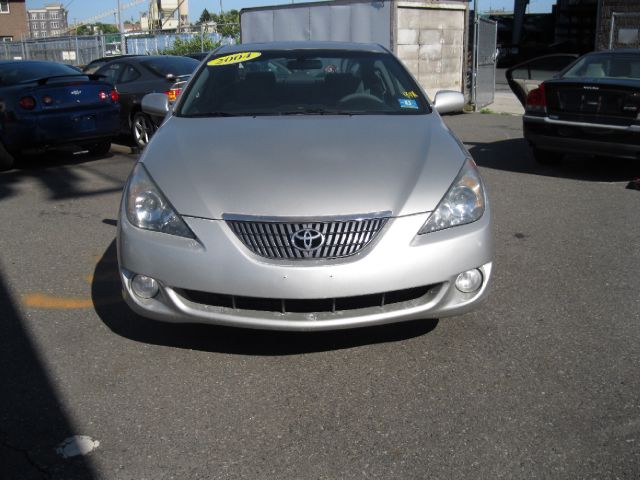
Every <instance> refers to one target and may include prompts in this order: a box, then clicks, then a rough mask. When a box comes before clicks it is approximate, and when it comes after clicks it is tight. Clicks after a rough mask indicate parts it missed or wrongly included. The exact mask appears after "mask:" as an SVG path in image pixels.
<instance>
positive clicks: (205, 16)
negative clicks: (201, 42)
mask: <svg viewBox="0 0 640 480" xmlns="http://www.w3.org/2000/svg"><path fill="white" fill-rule="evenodd" d="M210 21H211V14H210V13H209V10H207V9H206V8H205V9H204V10H202V13H201V14H200V20H198V25H200V24H201V23H207V22H210Z"/></svg>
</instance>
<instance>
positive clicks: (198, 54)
mask: <svg viewBox="0 0 640 480" xmlns="http://www.w3.org/2000/svg"><path fill="white" fill-rule="evenodd" d="M210 53H211V52H195V53H187V54H186V55H185V57H189V58H193V59H194V60H198V61H199V62H201V61H202V60H204V59H205V58H207V57H208V56H209V54H210Z"/></svg>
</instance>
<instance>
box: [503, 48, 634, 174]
mask: <svg viewBox="0 0 640 480" xmlns="http://www.w3.org/2000/svg"><path fill="white" fill-rule="evenodd" d="M567 63H569V65H568V66H566V65H567ZM554 70H555V71H554ZM554 73H555V75H553V74H554ZM506 76H507V80H508V82H509V85H510V86H511V89H512V90H513V92H514V93H515V94H516V96H517V97H518V98H519V99H520V101H521V102H522V103H523V105H524V107H525V114H524V116H523V129H524V137H525V138H526V139H527V141H528V142H529V144H530V145H531V147H532V148H533V154H534V157H535V159H536V160H537V161H538V162H540V163H554V162H557V161H558V160H560V159H561V158H562V157H563V156H564V154H566V153H576V154H583V155H602V156H608V157H620V158H632V159H636V158H639V157H640V50H613V51H602V52H592V53H588V54H586V55H583V56H582V57H580V58H578V59H577V60H576V59H575V58H572V57H571V56H567V55H564V56H562V55H551V56H545V57H539V58H536V59H533V60H530V61H528V62H524V63H521V64H519V65H516V66H515V67H513V68H511V69H509V70H507V72H506Z"/></svg>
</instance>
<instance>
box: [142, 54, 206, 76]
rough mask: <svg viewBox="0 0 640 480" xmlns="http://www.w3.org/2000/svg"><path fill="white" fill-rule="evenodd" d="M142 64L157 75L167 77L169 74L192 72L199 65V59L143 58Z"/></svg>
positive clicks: (176, 74)
mask: <svg viewBox="0 0 640 480" xmlns="http://www.w3.org/2000/svg"><path fill="white" fill-rule="evenodd" d="M140 63H141V64H142V65H144V66H145V67H147V68H148V69H149V70H151V71H152V72H153V73H155V74H156V75H159V76H161V77H166V76H167V75H169V74H172V75H175V76H176V77H177V76H180V75H187V74H190V73H192V72H193V71H194V70H195V69H196V68H197V67H198V65H199V62H198V61H197V60H194V59H193V58H189V57H164V58H154V59H150V60H142V61H141V62H140Z"/></svg>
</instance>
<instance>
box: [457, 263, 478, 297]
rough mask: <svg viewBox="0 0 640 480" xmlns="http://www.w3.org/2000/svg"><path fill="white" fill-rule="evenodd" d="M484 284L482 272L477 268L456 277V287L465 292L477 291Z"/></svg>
mask: <svg viewBox="0 0 640 480" xmlns="http://www.w3.org/2000/svg"><path fill="white" fill-rule="evenodd" d="M481 285H482V273H481V272H480V270H478V269H477V268H474V269H473V270H467V271H466V272H462V273H461V274H460V275H458V278H456V288H457V289H458V290H460V291H461V292H463V293H471V292H475V291H476V290H478V289H479V288H480V286H481Z"/></svg>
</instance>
